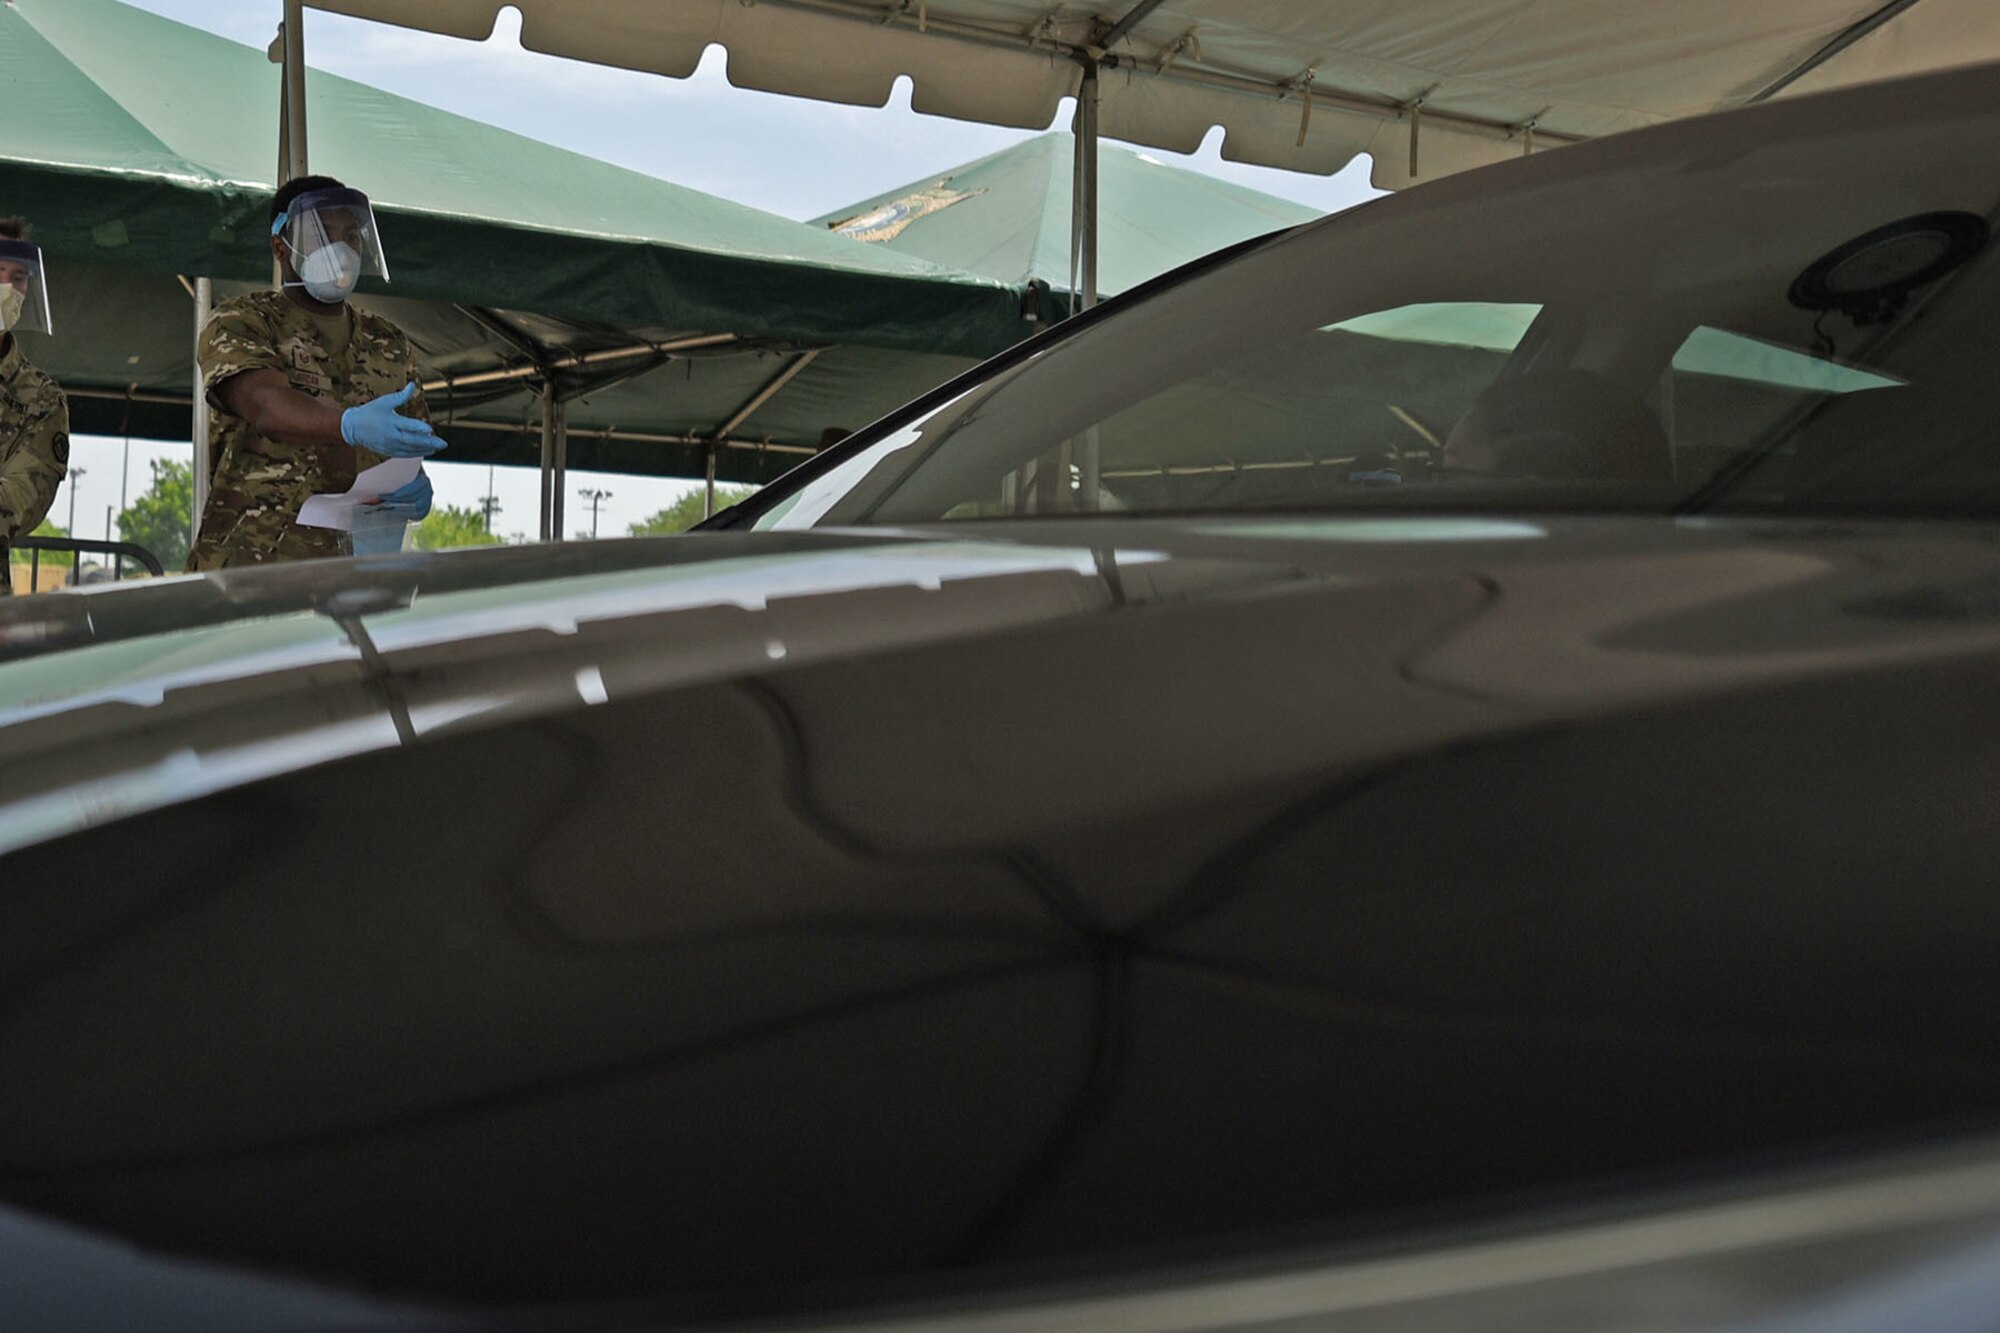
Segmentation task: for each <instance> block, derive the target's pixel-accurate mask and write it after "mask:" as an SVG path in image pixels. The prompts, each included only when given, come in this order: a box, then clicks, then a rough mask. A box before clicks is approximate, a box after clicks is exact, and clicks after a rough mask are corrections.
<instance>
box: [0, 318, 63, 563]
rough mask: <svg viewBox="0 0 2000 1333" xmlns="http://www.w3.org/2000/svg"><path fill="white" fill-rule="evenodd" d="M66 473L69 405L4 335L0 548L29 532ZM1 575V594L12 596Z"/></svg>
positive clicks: (0, 402)
mask: <svg viewBox="0 0 2000 1333" xmlns="http://www.w3.org/2000/svg"><path fill="white" fill-rule="evenodd" d="M68 471H69V403H68V401H67V400H65V399H64V398H63V391H62V390H61V389H60V388H59V387H57V385H56V382H55V381H54V380H52V379H50V378H49V377H48V376H47V375H44V374H43V373H42V372H41V371H39V370H37V369H35V367H34V366H32V365H30V364H29V363H28V359H27V358H26V357H24V356H22V355H21V344H20V342H19V340H18V339H12V338H10V339H8V344H7V354H6V355H5V356H0V546H4V545H6V544H7V543H8V542H11V541H13V540H14V539H15V538H16V537H20V536H25V535H26V534H28V533H30V532H33V531H34V530H35V528H36V527H37V526H38V525H39V524H40V523H41V521H42V519H43V517H44V516H45V515H47V513H48V512H49V504H50V502H51V501H53V500H54V499H55V498H56V487H58V486H60V485H62V479H63V475H64V474H65V473H67V472H68ZM13 591H14V584H13V579H12V578H0V597H6V596H10V595H12V593H13Z"/></svg>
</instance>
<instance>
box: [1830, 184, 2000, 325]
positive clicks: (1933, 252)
mask: <svg viewBox="0 0 2000 1333" xmlns="http://www.w3.org/2000/svg"><path fill="white" fill-rule="evenodd" d="M1986 237H1987V226H1986V219H1985V218H1982V217H1980V216H1979V215H1978V214H1977V213H1959V212H1944V213H1918V214H1916V215H1915V216H1912V217H1907V218H1903V219H1901V220H1899V221H1896V222H1891V223H1889V224H1888V225H1886V226H1881V227H1877V228H1875V229H1874V230H1873V231H1869V232H1865V233H1863V234H1862V235H1860V236H1857V237H1855V238H1854V239H1853V240H1851V241H1849V242H1847V243H1846V244H1845V245H1841V246H1837V247H1835V248H1834V249H1832V250H1829V251H1828V252H1827V253H1825V254H1824V255H1821V256H1820V257H1819V258H1818V259H1816V260H1814V261H1813V262H1812V263H1811V264H1809V265H1808V266H1807V267H1806V270H1805V272H1803V273H1801V274H1799V276H1798V277H1797V278H1795V279H1793V281H1792V290H1791V292H1790V296H1791V301H1792V304H1793V305H1795V306H1798V307H1800V308H1801V309H1804V310H1838V311H1841V312H1842V313H1843V314H1846V315H1848V316H1849V317H1851V318H1852V319H1853V320H1854V322H1855V323H1856V324H1874V323H1879V322H1880V321H1882V320H1885V319H1888V318H1889V317H1890V316H1892V315H1894V314H1895V313H1896V312H1897V311H1898V310H1900V309H1902V307H1903V303H1904V302H1905V301H1907V300H1908V299H1909V296H1910V293H1911V292H1913V291H1915V290H1916V289H1917V288H1919V287H1922V286H1923V285H1924V284H1926V283H1929V282H1935V281H1936V280H1937V279H1939V278H1941V277H1943V276H1944V275H1945V274H1947V273H1949V272H1951V271H1952V270H1953V269H1955V268H1957V267H1958V266H1959V265H1960V264H1963V263H1964V262H1965V261H1966V260H1968V259H1970V258H1972V256H1973V255H1975V254H1977V253H1978V252H1979V249H1980V247H1982V246H1983V245H1985V244H1986Z"/></svg>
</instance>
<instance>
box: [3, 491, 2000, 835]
mask: <svg viewBox="0 0 2000 1333" xmlns="http://www.w3.org/2000/svg"><path fill="white" fill-rule="evenodd" d="M1987 579H1990V580H1992V582H1991V584H1990V585H1989V584H1988V583H1987V582H1984V581H1983V580H1987ZM1272 596H1276V597H1279V598H1285V597H1290V598H1292V599H1294V602H1292V603H1287V602H1283V601H1280V602H1278V603H1275V604H1273V605H1274V614H1275V616H1276V618H1277V619H1279V620H1281V621H1282V620H1286V619H1289V618H1290V617H1291V616H1292V615H1294V614H1297V615H1306V616H1321V615H1324V616H1326V617H1328V618H1330V620H1331V621H1334V622H1338V623H1340V624H1342V626H1343V639H1344V640H1345V639H1348V638H1349V636H1351V635H1361V636H1364V637H1366V638H1368V639H1370V640H1372V643H1371V648H1372V650H1373V652H1374V653H1375V654H1376V655H1379V656H1381V657H1384V658H1386V659H1390V660H1402V659H1406V661H1407V672H1408V674H1409V676H1410V678H1411V679H1412V680H1415V681H1420V682H1423V683H1425V684H1427V685H1429V686H1431V687H1433V688H1434V689H1435V690H1436V691H1437V692H1438V693H1440V694H1443V695H1448V696H1455V697H1457V698H1460V699H1466V700H1473V699H1476V700H1478V701H1480V702H1481V703H1482V704H1484V705H1487V706H1488V711H1491V712H1492V713H1493V715H1494V717H1496V718H1499V717H1511V718H1512V719H1513V720H1514V721H1515V722H1517V723H1518V722H1521V721H1525V720H1529V719H1532V718H1535V717H1538V716H1543V715H1546V714H1548V713H1551V712H1562V711H1566V710H1576V709H1593V708H1601V707H1604V706H1607V705H1615V704H1618V703H1620V702H1630V701H1638V700H1643V699H1646V698H1648V697H1661V696H1667V695H1672V694H1674V693H1677V692H1686V691H1698V690H1704V689H1715V688H1720V687H1723V686H1726V685H1729V684H1733V683H1740V682H1744V681H1748V680H1757V679H1770V678H1773V677H1782V676H1784V675H1787V674H1791V673H1801V672H1807V673H1809V672H1813V671H1823V670H1828V669H1834V668H1838V667H1840V666H1843V665H1852V664H1858V663H1864V662H1870V661H1877V662H1879V661H1888V660H1892V659H1896V658H1899V657H1904V656H1911V655H1915V656H1922V655H1924V654H1926V653H1931V652H1938V651H1953V650H1957V649H1960V648H1963V647H1964V646H1966V645H1967V644H1968V643H1973V642H1979V643H1984V642H1985V641H1986V640H1987V639H1988V637H1989V636H1990V635H1992V634H1993V633H1995V632H1996V631H2000V550H1996V548H1995V547H1994V546H1993V545H1992V544H1991V543H1990V542H1989V541H1988V540H1987V539H1986V537H1985V535H1984V534H1983V533H1982V532H1980V531H1979V530H1978V529H1977V528H1976V527H1972V526H1969V525H1968V526H1966V527H1964V528H1962V529H1952V528H1949V527H1945V528H1940V527H1938V526H1937V525H1933V526H1931V527H1929V528H1926V529H1921V530H1907V529H1899V528H1896V527H1893V526H1887V525H1876V526H1851V527H1844V528H1833V527H1828V526H1826V525H1823V524H1821V525H1812V526H1786V525H1777V524H1768V523H1763V524H1760V523H1735V524H1730V523H1710V524H1688V523H1681V524H1676V523H1673V522H1671V521H1667V520H1638V519H1635V520H1567V521H1558V522H1548V521H1542V520H1537V521H1532V522H1531V521H1525V520H1524V521H1508V520H1495V519H1491V518H1463V519H1454V518H1418V519H1411V518H1340V517H1328V518H1305V519H1302V518H1285V519H1257V518H1250V519H1244V518H1232V519H1226V520H1225V519H1216V520H1205V521H1182V522H1175V521H1166V520H1155V521H1142V522H1132V521H1124V522H1111V523H1097V524H1089V523H1083V522H1059V523H1046V524H1040V525H1027V524H1019V523H1015V524H1008V525H1005V526H1000V527H994V526H986V525H958V526H955V527H953V528H950V529H943V530H935V531H930V532H884V531H869V532H866V533H860V532H846V533H842V532H832V533H806V534H746V535H740V536H739V535H715V536H702V537H697V538H693V539H667V540H660V541H643V542H615V543H602V544H593V545H590V546H572V547H567V548H556V549H546V548H544V549H538V550H508V551H491V552H462V553H454V554H451V555H448V556H436V555H415V554H412V555H405V556H399V557H389V558H381V559H371V560H361V561H336V562H323V563H317V564H308V565H298V566H291V567H283V568H275V569H268V570H253V571H247V572H242V573H233V574H219V575H210V576H207V577H204V578H186V579H172V580H167V581H164V582H161V583H158V584H152V585H123V586H118V585H113V586H110V587H98V588H93V589H87V590H82V591H80V592H77V593H70V594H53V595H46V596H39V597H33V598H26V599H20V600H18V601H16V602H13V603H6V604H0V849H4V848H6V847H16V846H21V845H25V844H27V843H31V842H34V841H37V840H39V839H42V838H46V837H51V836H56V835H58V834H60V833H62V832H64V831H67V830H68V829H71V828H75V827H79V826H82V825H84V824H88V823H96V822H102V821H103V820H105V819H108V818H113V817H116V816H117V815H119V814H121V813H126V812H130V811H134V810H139V809H145V808H149V807H151V806H154V805H158V804H161V803H164V802H168V801H173V800H181V799H189V798H192V797H194V796H197V795H201V794H203V793H206V792H210V791H214V790H218V789H222V788H226V787H229V786H232V785H236V784H237V783H240V782H243V781H248V780H252V779H254V778H257V777H261V776H268V775H270V774H273V773H277V772H282V771H287V770H289V769H293V768H298V767H303V766H307V765H310V764H314V763H318V762H323V761H325V760H327V759H331V758H334V757H338V756H340V755H344V754H352V753H357V752H361V751H365V750H370V749H375V748H380V747H385V746H394V745H396V744H398V743H407V742H410V741H416V740H421V739H422V738H423V737H426V736H432V735H436V734H440V733H444V732H450V731H456V730H464V729H467V728H473V727H478V726H481V725H487V724H492V723H496V722H499V721H501V720H504V719H507V718H516V717H521V716H525V715H532V714H538V713H560V712H562V711H565V710H570V709H576V708H582V707H587V706H589V705H591V704H594V703H599V702H603V701H604V700H606V699H607V698H611V697H615V696H614V695H613V694H612V693H611V690H610V685H609V684H608V682H610V681H612V680H616V681H617V683H618V691H617V694H618V696H624V695H629V694H632V693H638V692H644V691H649V690H655V689H661V688H668V687H672V686H675V685H685V684H691V683H696V682H704V681H717V680H730V679H755V678H759V677H764V676H768V675H771V674H773V673H779V672H784V671H786V670H795V669H797V668H799V667H802V666H806V665H809V664H812V663H817V662H823V661H828V660H833V659H850V660H852V659H859V660H863V661H865V660H866V659H867V658H868V657H870V656H871V655H874V654H880V653H886V652H897V651H902V650H907V649H910V648H912V647H915V646H918V645H923V644H938V643H944V642H950V641H957V640H963V639H967V638H980V637H984V636H994V635H1002V636H1004V635H1007V634H1008V633H1010V632H1012V631H1020V630H1022V629H1024V628H1025V627H1029V626H1034V625H1039V624H1043V623H1046V622H1050V621H1055V620H1064V619H1071V618H1080V619H1082V620H1085V621H1087V620H1089V619H1090V618H1091V617H1101V616H1104V615H1107V614H1113V613H1130V612H1133V611H1137V610H1142V609H1145V610H1150V611H1153V612H1155V613H1159V614H1172V613H1173V608H1174V607H1176V606H1185V605H1186V604H1189V603H1192V602H1198V601H1214V600H1216V599H1238V600H1240V599H1245V598H1253V597H1255V598H1268V597H1272ZM1385 598H1386V604H1387V605H1392V606H1397V607H1399V608H1400V610H1399V611H1398V612H1397V613H1395V614H1390V615H1386V616H1385V615H1383V614H1382V613H1381V609H1380V608H1381V607H1382V606H1383V605H1384V604H1385ZM1989 604H1991V605H1989ZM1286 608H1290V609H1286ZM1083 642H1085V643H1087V642H1088V640H1087V638H1086V639H1085V640H1084V641H1083ZM1271 646H1272V648H1273V649H1274V650H1276V649H1279V648H1283V649H1284V650H1286V651H1297V649H1296V646H1294V645H1288V644H1281V643H1278V642H1274V643H1273V644H1272V645H1271ZM1258 647H1259V645H1258V643H1257V642H1256V641H1255V640H1254V639H1252V640H1249V641H1245V642H1241V643H1236V644H1232V645H1230V651H1231V652H1232V653H1244V654H1252V655H1254V654H1255V653H1256V652H1257V650H1258ZM1084 651H1088V650H1087V649H1085V650H1084ZM1229 668H1230V664H1229V663H1228V662H1226V661H1216V662H1203V661H1200V660H1198V659H1190V660H1189V661H1188V662H1187V663H1186V669H1187V670H1189V671H1203V670H1228V669H1229ZM1332 683H1333V682H1329V684H1332ZM1412 728H1413V730H1412V733H1411V736H1410V737H1409V739H1410V740H1412V741H1415V740H1418V739H1419V738H1421V737H1422V736H1424V735H1425V728H1424V727H1422V726H1421V725H1418V724H1416V723H1414V722H1412ZM1432 739H1435V738H1432Z"/></svg>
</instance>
